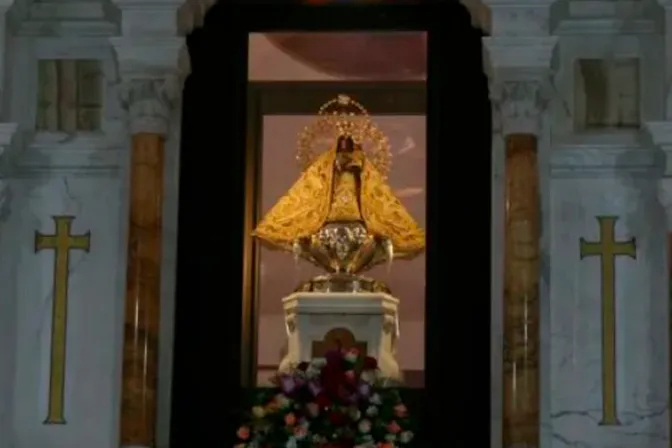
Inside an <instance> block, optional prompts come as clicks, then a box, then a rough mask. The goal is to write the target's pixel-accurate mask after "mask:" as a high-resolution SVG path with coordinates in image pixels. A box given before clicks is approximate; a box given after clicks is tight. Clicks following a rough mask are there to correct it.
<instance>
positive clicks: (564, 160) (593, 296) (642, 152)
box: [551, 137, 669, 448]
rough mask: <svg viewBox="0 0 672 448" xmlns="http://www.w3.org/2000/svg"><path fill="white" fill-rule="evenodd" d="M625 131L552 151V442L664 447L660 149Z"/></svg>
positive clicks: (598, 447) (665, 311) (665, 329)
mask: <svg viewBox="0 0 672 448" xmlns="http://www.w3.org/2000/svg"><path fill="white" fill-rule="evenodd" d="M622 141H623V142H622V143H611V144H609V145H595V144H571V145H569V144H568V145H558V146H557V147H555V148H554V151H553V155H552V165H551V170H552V177H553V199H552V206H551V214H552V223H553V233H552V241H551V270H552V276H553V284H552V286H553V287H552V290H551V338H552V339H551V376H552V390H551V426H552V434H553V437H552V444H551V447H552V448H564V447H567V446H577V447H584V446H585V447H591V448H669V302H668V293H667V291H666V289H667V288H666V284H667V280H666V273H667V268H666V262H665V256H666V251H667V249H666V247H667V244H666V228H665V216H664V210H663V208H662V206H661V203H660V201H659V197H658V188H659V179H660V175H661V174H662V170H663V163H664V155H663V154H662V152H661V151H660V150H657V149H656V148H654V147H652V146H648V145H645V146H643V145H641V144H640V143H639V141H638V139H635V138H632V139H628V138H626V137H623V140H622Z"/></svg>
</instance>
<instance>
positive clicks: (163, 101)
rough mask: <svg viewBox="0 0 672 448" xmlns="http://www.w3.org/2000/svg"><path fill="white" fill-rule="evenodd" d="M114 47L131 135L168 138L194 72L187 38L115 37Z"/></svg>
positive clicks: (122, 101)
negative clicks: (188, 78) (172, 118)
mask: <svg viewBox="0 0 672 448" xmlns="http://www.w3.org/2000/svg"><path fill="white" fill-rule="evenodd" d="M110 43H111V44H112V46H113V47H114V50H115V52H116V56H117V63H118V69H119V77H120V78H121V84H120V100H121V103H122V106H123V107H124V108H125V109H126V110H127V111H128V113H129V117H128V118H129V128H130V132H131V134H137V133H143V132H146V133H156V134H160V135H166V134H167V133H168V127H169V120H170V116H171V112H172V109H173V108H174V107H176V106H177V105H178V104H179V103H180V98H181V94H182V85H183V82H184V79H185V78H186V76H187V75H188V74H189V71H190V67H189V54H188V52H187V48H186V46H185V43H184V38H182V37H166V36H164V37H114V38H110Z"/></svg>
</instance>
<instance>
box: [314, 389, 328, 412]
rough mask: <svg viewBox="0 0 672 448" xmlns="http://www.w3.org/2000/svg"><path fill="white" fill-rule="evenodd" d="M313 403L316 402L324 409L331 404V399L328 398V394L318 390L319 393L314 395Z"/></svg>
mask: <svg viewBox="0 0 672 448" xmlns="http://www.w3.org/2000/svg"><path fill="white" fill-rule="evenodd" d="M315 403H316V404H317V406H318V407H319V409H324V408H328V407H329V406H331V400H330V399H329V396H328V395H327V394H326V393H324V392H320V393H319V394H317V397H315Z"/></svg>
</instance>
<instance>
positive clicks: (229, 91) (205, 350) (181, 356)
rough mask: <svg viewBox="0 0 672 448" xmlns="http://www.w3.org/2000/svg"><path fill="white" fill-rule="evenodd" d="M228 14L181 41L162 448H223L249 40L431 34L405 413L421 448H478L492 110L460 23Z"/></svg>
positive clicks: (416, 11) (388, 8) (378, 14)
mask: <svg viewBox="0 0 672 448" xmlns="http://www.w3.org/2000/svg"><path fill="white" fill-rule="evenodd" d="M231 3H232V2H227V3H226V5H225V4H223V3H221V4H218V5H217V6H215V7H214V8H213V10H211V11H210V13H209V14H208V17H207V20H206V24H205V27H204V28H203V29H201V30H198V31H197V32H195V33H193V34H192V35H191V36H190V37H189V40H188V43H189V49H190V53H191V58H192V67H193V73H192V76H191V77H190V79H189V80H188V82H187V85H186V88H185V95H184V110H183V127H182V140H183V141H182V155H181V163H182V166H181V179H180V182H181V184H180V218H179V238H178V241H179V248H178V257H179V259H178V284H177V300H176V301H177V305H176V313H177V314H176V324H175V326H176V335H175V358H174V363H175V365H174V379H173V397H172V399H173V403H172V419H171V420H172V422H171V424H172V427H171V446H173V447H177V448H182V447H189V446H197V445H204V446H205V445H208V446H209V445H213V444H215V445H219V444H223V445H224V446H226V445H227V444H232V443H233V440H232V437H233V432H234V429H235V426H236V423H237V418H236V414H237V412H238V411H239V410H240V406H241V398H240V397H241V396H242V394H243V391H242V390H241V387H240V384H241V378H240V363H241V352H240V346H241V313H242V309H241V303H242V300H241V297H240V291H241V289H242V279H243V271H242V261H243V260H242V253H243V232H242V229H243V219H244V210H245V202H244V201H245V198H244V196H245V194H244V189H245V178H244V174H245V148H246V144H245V132H246V123H245V117H246V111H245V108H246V104H245V103H246V98H245V94H246V91H247V89H246V86H247V36H248V32H249V31H273V30H279V31H287V30H291V31H299V30H339V29H340V30H358V29H359V30H374V29H380V30H385V29H387V30H404V29H425V30H429V33H430V34H429V68H428V71H429V74H428V149H427V151H428V170H427V176H428V180H427V183H428V191H427V194H428V203H427V210H428V212H427V214H428V216H427V227H428V228H427V231H428V232H427V233H428V241H427V242H428V245H427V246H428V247H427V294H426V296H427V299H426V300H427V305H426V307H427V317H426V333H427V334H426V390H425V391H424V392H422V393H420V394H419V395H417V394H416V396H415V397H410V396H409V399H411V400H413V401H416V402H417V403H418V406H414V408H415V409H422V414H420V415H418V416H419V417H420V421H421V425H422V427H421V430H422V433H423V434H424V437H423V439H424V440H426V441H427V442H426V443H425V444H424V445H423V443H419V446H428V445H427V444H432V445H435V446H439V445H446V442H450V443H451V444H452V445H465V446H466V445H467V444H468V445H469V446H488V445H489V443H490V435H489V432H490V409H489V407H490V389H489V386H490V347H489V341H490V337H489V332H490V182H491V161H490V137H491V131H490V106H489V103H488V98H487V82H486V79H485V76H484V75H483V71H482V70H483V68H482V62H481V58H482V56H481V54H482V53H481V44H480V35H479V34H478V32H476V30H474V29H472V28H471V26H470V18H469V16H468V13H467V12H466V10H465V9H464V8H463V7H462V6H460V5H459V4H457V2H455V3H448V2H446V3H445V4H442V5H440V6H439V5H436V6H428V5H426V6H424V7H418V6H413V5H381V6H361V5H355V6H344V5H338V6H334V7H322V8H319V7H307V6H282V5H280V6H277V5H275V6H266V5H264V6H263V7H261V6H260V5H255V7H254V8H256V10H255V9H254V8H250V5H249V4H248V5H246V6H232V5H231ZM248 3H249V2H248ZM409 393H410V395H413V392H409ZM430 397H431V399H430ZM446 425H448V426H446Z"/></svg>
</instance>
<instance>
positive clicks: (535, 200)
mask: <svg viewBox="0 0 672 448" xmlns="http://www.w3.org/2000/svg"><path fill="white" fill-rule="evenodd" d="M500 88H501V93H500V96H499V106H500V110H501V111H502V115H503V133H504V138H505V169H504V204H505V211H504V285H503V286H504V291H503V297H502V300H503V308H502V314H503V344H504V347H503V350H504V351H503V364H504V365H503V384H502V388H503V414H502V420H503V422H502V446H504V447H512V446H529V447H538V446H539V443H540V409H539V404H540V398H539V397H540V396H539V393H540V386H539V384H540V363H539V347H540V340H539V326H540V313H539V277H540V256H539V254H540V230H541V229H540V225H541V222H540V219H541V201H540V191H539V167H538V154H537V153H538V146H537V133H538V130H539V127H540V122H541V118H540V114H541V107H540V105H541V102H540V101H539V95H540V94H541V83H540V82H538V81H536V80H524V81H521V80H516V81H503V82H501V87H500ZM521 107H523V108H525V110H526V116H523V115H521V114H520V110H521Z"/></svg>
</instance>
